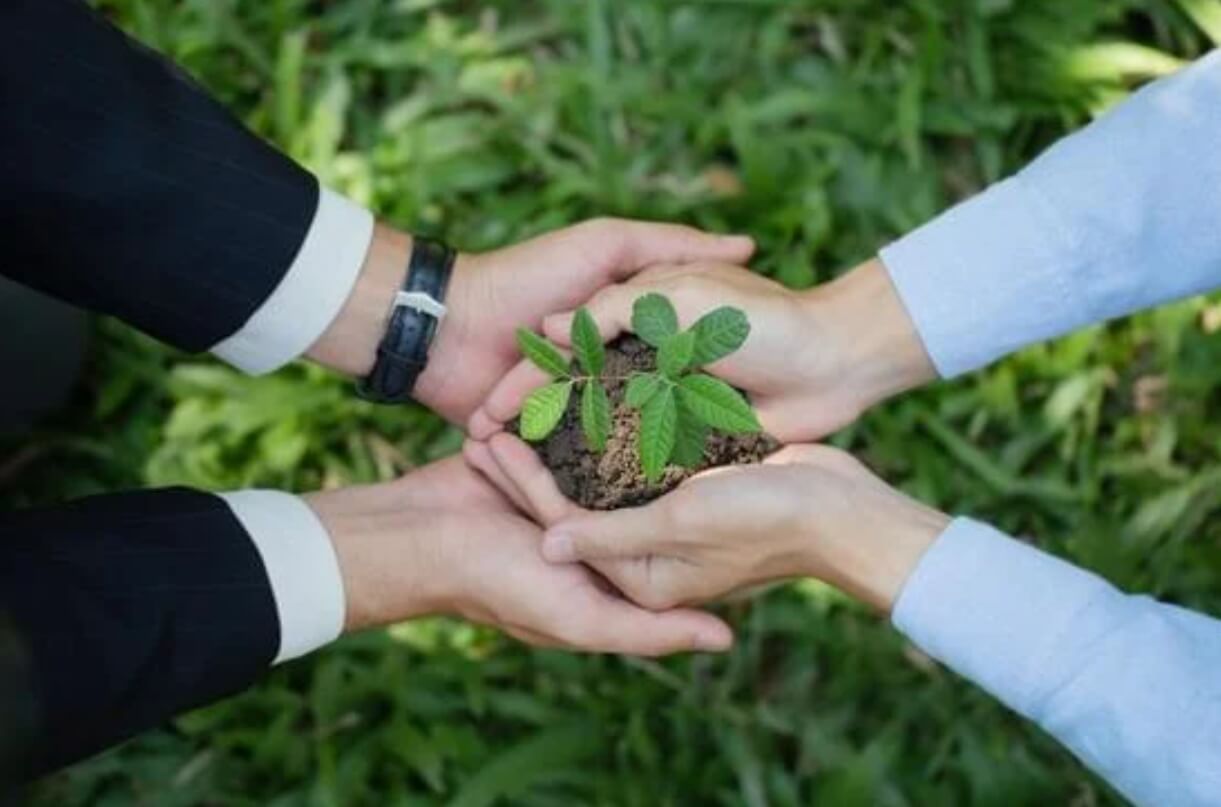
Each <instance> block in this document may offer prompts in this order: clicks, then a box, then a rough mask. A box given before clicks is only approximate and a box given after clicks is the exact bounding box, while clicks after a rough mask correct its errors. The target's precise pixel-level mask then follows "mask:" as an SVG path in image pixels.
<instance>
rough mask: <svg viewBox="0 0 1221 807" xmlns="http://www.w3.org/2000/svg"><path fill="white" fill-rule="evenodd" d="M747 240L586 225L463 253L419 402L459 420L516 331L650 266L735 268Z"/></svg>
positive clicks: (480, 394)
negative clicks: (708, 263)
mask: <svg viewBox="0 0 1221 807" xmlns="http://www.w3.org/2000/svg"><path fill="white" fill-rule="evenodd" d="M752 249H753V244H752V243H751V242H750V240H749V239H740V238H719V237H714V236H710V235H706V234H703V233H700V232H699V231H697V230H692V229H690V228H687V227H679V226H676V225H663V224H649V223H643V222H628V221H618V220H609V219H607V220H593V221H589V222H585V223H583V224H579V225H576V226H574V227H569V228H566V229H563V230H559V231H557V232H554V233H548V234H546V235H543V236H540V237H538V238H535V239H532V240H530V241H525V242H523V243H521V244H517V245H514V246H511V247H507V248H504V249H500V250H496V251H494V252H489V253H485V254H482V255H464V256H462V257H461V258H460V259H459V263H458V265H457V266H456V267H455V272H454V278H453V281H452V283H451V287H450V296H449V308H450V314H449V316H448V317H447V318H446V320H445V322H444V324H443V325H442V328H441V331H440V333H438V336H437V341H436V343H435V345H434V348H433V353H432V355H431V356H430V360H429V369H428V370H426V371H425V373H424V374H423V375H422V376H421V377H420V380H419V384H418V386H417V393H418V395H419V397H420V399H421V400H424V401H427V403H428V404H429V405H430V406H431V407H432V408H433V409H435V410H437V411H438V412H440V413H441V414H443V415H444V416H445V417H446V418H447V419H449V420H450V421H452V422H465V421H466V419H467V418H468V417H469V416H470V415H471V413H472V412H474V411H475V409H476V408H477V407H478V405H479V404H480V402H481V401H482V400H483V399H484V398H485V397H486V396H487V394H488V393H489V392H490V391H491V389H492V388H493V387H494V386H495V385H496V383H497V382H498V381H499V380H500V379H501V378H502V377H503V376H504V375H505V373H507V372H508V371H509V370H510V369H511V368H512V367H513V365H514V364H515V363H516V362H517V359H518V358H519V355H518V352H517V343H516V337H515V333H516V330H517V329H518V328H519V327H524V328H537V327H539V325H540V324H541V323H542V321H543V319H544V318H545V317H546V316H548V315H550V314H554V313H557V312H561V311H567V310H569V309H571V308H573V307H575V306H577V305H579V304H580V303H581V302H583V301H584V300H586V299H588V298H589V297H590V295H592V294H594V293H595V292H596V291H597V290H598V289H600V288H602V287H604V286H606V285H608V284H611V283H614V282H617V281H619V280H622V279H623V278H625V277H627V276H629V275H631V274H633V273H635V272H637V271H639V270H641V269H643V268H645V267H646V266H649V265H651V264H654V263H658V262H664V261H687V260H714V259H719V260H725V261H735V260H736V261H742V260H746V259H747V258H749V257H750V253H751V251H752Z"/></svg>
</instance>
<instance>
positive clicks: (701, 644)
mask: <svg viewBox="0 0 1221 807" xmlns="http://www.w3.org/2000/svg"><path fill="white" fill-rule="evenodd" d="M731 644H733V640H732V639H730V638H729V637H727V636H726V635H725V634H724V633H722V632H721V631H703V632H701V633H698V634H696V637H695V647H696V649H698V650H705V651H708V652H710V653H722V652H724V651H726V650H728V649H729V646H730V645H731Z"/></svg>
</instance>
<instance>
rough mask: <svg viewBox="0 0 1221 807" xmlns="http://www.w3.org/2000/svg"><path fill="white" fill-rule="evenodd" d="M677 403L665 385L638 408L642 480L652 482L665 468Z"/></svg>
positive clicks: (671, 448)
mask: <svg viewBox="0 0 1221 807" xmlns="http://www.w3.org/2000/svg"><path fill="white" fill-rule="evenodd" d="M677 427H678V404H677V402H676V401H675V400H674V388H673V387H671V386H669V385H665V386H663V387H662V388H661V390H659V391H658V393H657V394H656V395H654V396H653V397H652V398H650V399H649V402H648V403H647V404H645V405H644V409H642V410H641V411H640V434H639V435H638V436H639V438H640V443H639V446H640V467H641V468H642V469H643V470H644V476H645V479H647V480H649V481H650V482H656V481H657V480H658V479H660V478H661V475H662V473H663V472H664V471H665V470H666V462H668V461H669V459H670V454H671V453H672V452H673V451H674V441H675V439H676V438H677V436H678V428H677Z"/></svg>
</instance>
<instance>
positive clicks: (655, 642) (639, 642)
mask: <svg viewBox="0 0 1221 807" xmlns="http://www.w3.org/2000/svg"><path fill="white" fill-rule="evenodd" d="M599 617H600V618H599V619H598V622H597V625H596V626H591V628H590V629H591V630H593V631H595V632H596V633H598V634H601V637H602V642H601V643H602V644H603V645H604V648H605V650H607V651H609V652H612V653H624V654H628V655H636V656H662V655H666V654H668V653H683V652H690V651H693V650H696V651H699V650H702V651H705V652H723V651H725V650H728V649H729V648H730V647H731V646H732V645H733V630H731V629H730V627H729V625H727V624H725V622H724V621H723V620H721V619H720V618H719V617H716V616H714V615H713V614H710V613H708V612H706V611H700V610H698V609H695V608H673V609H671V610H669V611H659V612H654V611H647V610H645V609H644V608H639V607H637V606H635V605H633V604H631V603H629V602H627V601H626V600H618V601H615V602H613V603H611V604H609V605H608V607H607V608H605V609H604V610H603V611H602V613H601V614H600V615H599Z"/></svg>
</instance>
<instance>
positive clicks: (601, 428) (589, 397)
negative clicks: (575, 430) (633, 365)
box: [581, 379, 611, 453]
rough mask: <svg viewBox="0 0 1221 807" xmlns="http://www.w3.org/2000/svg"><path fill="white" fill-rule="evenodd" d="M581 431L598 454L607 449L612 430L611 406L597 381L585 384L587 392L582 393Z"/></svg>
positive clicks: (593, 380) (604, 391)
mask: <svg viewBox="0 0 1221 807" xmlns="http://www.w3.org/2000/svg"><path fill="white" fill-rule="evenodd" d="M581 429H582V430H583V431H584V432H585V440H586V442H588V443H589V447H590V448H591V449H593V450H594V451H596V452H598V453H601V452H602V451H604V450H605V449H606V438H607V437H609V436H610V429H611V405H610V398H608V397H606V390H605V389H604V388H603V387H602V384H601V382H599V381H598V380H597V379H591V380H589V381H587V382H585V391H584V392H582V393H581Z"/></svg>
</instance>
